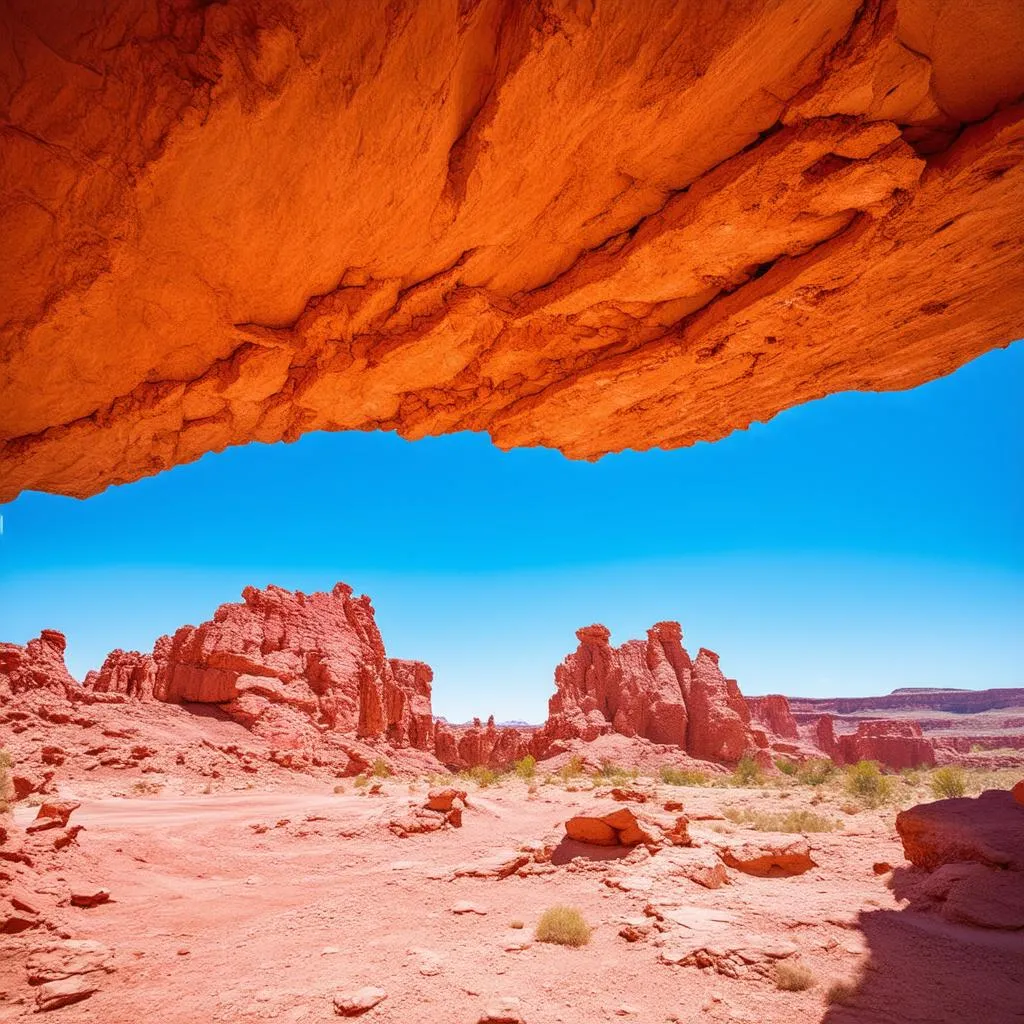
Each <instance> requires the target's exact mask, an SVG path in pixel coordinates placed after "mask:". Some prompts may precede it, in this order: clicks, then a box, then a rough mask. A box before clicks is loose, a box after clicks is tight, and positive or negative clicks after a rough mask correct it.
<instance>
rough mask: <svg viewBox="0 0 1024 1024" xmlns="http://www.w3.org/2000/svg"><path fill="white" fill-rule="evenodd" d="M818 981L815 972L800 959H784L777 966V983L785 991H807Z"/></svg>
mask: <svg viewBox="0 0 1024 1024" xmlns="http://www.w3.org/2000/svg"><path fill="white" fill-rule="evenodd" d="M816 983H817V979H816V978H815V977H814V972H813V971H812V970H811V969H810V967H808V966H807V965H806V964H802V963H800V961H799V960H782V961H780V962H779V963H778V964H776V966H775V984H776V986H777V987H778V988H780V989H781V990H782V991H783V992H806V991H807V989H809V988H814V986H815V984H816Z"/></svg>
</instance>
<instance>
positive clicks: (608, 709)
mask: <svg viewBox="0 0 1024 1024" xmlns="http://www.w3.org/2000/svg"><path fill="white" fill-rule="evenodd" d="M576 636H577V637H578V639H579V641H580V644H579V647H578V648H577V649H576V651H575V652H574V653H573V654H570V655H569V656H568V657H567V658H566V659H565V661H564V662H562V664H561V665H559V666H558V668H556V669H555V687H556V690H555V694H554V696H553V697H552V698H551V700H550V701H549V714H548V720H547V723H546V724H545V726H544V729H543V733H542V736H541V737H539V738H538V744H540V745H541V746H543V743H544V742H550V741H553V740H565V739H571V738H579V739H583V740H593V739H595V738H596V737H597V736H599V735H602V734H604V733H609V732H617V733H621V734H622V735H624V736H639V737H643V738H645V739H649V740H652V741H653V742H655V743H663V744H672V745H675V746H679V747H681V748H682V749H684V750H686V751H687V752H688V753H690V754H691V755H692V756H694V757H697V758H704V759H706V760H710V761H736V760H738V759H739V758H740V757H741V756H742V755H743V754H744V753H745V752H746V751H747V750H749V749H751V748H752V747H754V746H755V745H756V740H755V738H754V736H753V733H752V732H751V730H750V714H749V712H748V710H747V706H746V704H745V702H744V700H743V697H742V695H741V694H740V691H739V688H738V687H737V685H736V681H735V680H732V679H726V678H725V676H723V675H722V673H721V671H720V670H719V668H718V655H717V654H715V653H714V652H712V651H707V650H704V649H703V648H702V649H701V651H700V653H699V654H698V655H697V660H696V661H695V662H691V660H690V656H689V655H688V654H687V653H686V650H685V648H684V647H683V646H682V630H681V628H680V626H679V623H677V622H659V623H657V624H656V625H655V626H653V627H652V628H651V629H649V630H648V631H647V640H646V641H643V640H630V641H628V642H627V643H625V644H623V645H622V646H621V647H617V648H613V647H612V646H611V645H610V644H609V638H610V636H611V634H610V633H609V631H608V629H607V628H606V627H604V626H601V625H594V626H586V627H584V628H582V629H578V630H577V631H576Z"/></svg>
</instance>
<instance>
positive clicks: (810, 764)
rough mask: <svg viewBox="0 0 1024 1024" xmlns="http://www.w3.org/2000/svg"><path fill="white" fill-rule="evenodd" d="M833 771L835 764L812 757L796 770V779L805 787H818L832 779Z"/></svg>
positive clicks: (825, 758) (825, 759) (824, 758)
mask: <svg viewBox="0 0 1024 1024" xmlns="http://www.w3.org/2000/svg"><path fill="white" fill-rule="evenodd" d="M835 771H836V765H835V762H834V761H832V760H831V759H830V758H827V757H812V758H811V759H810V760H809V761H804V763H803V764H802V765H800V767H799V768H797V771H796V779H797V782H801V783H803V784H804V785H805V786H820V785H821V784H822V783H823V782H827V781H828V780H829V779H830V778H832V776H833V775H834V774H835Z"/></svg>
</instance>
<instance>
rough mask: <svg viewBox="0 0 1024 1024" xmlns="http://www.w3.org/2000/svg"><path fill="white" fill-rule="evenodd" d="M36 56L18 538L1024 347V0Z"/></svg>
mask: <svg viewBox="0 0 1024 1024" xmlns="http://www.w3.org/2000/svg"><path fill="white" fill-rule="evenodd" d="M0 28H2V32H0V35H2V37H3V39H4V40H5V41H6V42H5V45H4V46H3V47H2V48H0V80H2V81H3V83H4V87H3V89H2V90H0V107H2V112H3V128H2V129H0V145H2V146H3V154H4V159H3V161H2V163H0V166H2V168H3V170H2V171H0V209H2V211H3V219H4V228H5V231H4V246H3V253H2V256H0V294H3V296H4V298H5V303H4V310H3V316H2V322H0V350H2V351H3V353H4V374H3V376H2V378H0V381H2V382H0V466H2V473H0V501H4V500H8V499H10V498H12V497H14V496H15V495H16V494H18V493H19V492H20V491H21V490H23V489H26V488H32V489H37V490H46V491H51V492H57V493H63V494H72V495H77V496H86V495H89V494H93V493H95V492H97V491H99V490H101V489H102V488H103V487H105V486H107V485H109V484H113V483H121V482H125V481H129V480H134V479H137V478H138V477H140V476H144V475H147V474H152V473H155V472H159V471H160V470H162V469H166V468H168V467H170V466H174V465H176V464H180V463H183V462H189V461H191V460H194V459H196V458H198V457H199V456H201V455H202V454H203V453H205V452H208V451H212V450H220V449H222V448H224V447H225V446H226V445H230V444H242V443H246V442H249V441H252V440H259V441H264V442H271V441H277V440H280V439H285V440H294V439H295V438H297V437H299V436H300V435H301V434H303V433H304V432H307V431H312V430H351V429H362V430H368V429H387V430H397V431H399V432H400V433H401V434H402V435H403V436H406V437H410V438H416V437H423V436H425V435H436V434H442V433H446V432H452V431H460V430H467V429H470V430H479V431H488V432H489V433H490V434H491V436H492V437H493V438H494V439H495V441H496V443H497V444H498V445H500V446H501V447H505V448H508V447H513V446H517V445H537V444H542V445H548V446H551V447H555V448H558V449H560V450H562V451H564V452H565V453H566V454H568V455H570V456H572V457H576V458H592V457H595V456H598V455H601V454H602V453H605V452H608V451H616V450H622V449H624V448H635V449H646V448H650V447H654V446H661V447H675V446H679V445H686V444H692V443H693V442H695V441H697V440H702V439H703V440H714V439H716V438H719V437H722V436H723V435H725V434H728V433H729V432H730V431H732V430H735V429H737V428H743V427H746V426H747V425H749V424H750V423H751V422H754V421H762V420H765V419H767V418H768V417H770V416H772V415H774V414H775V413H777V412H778V411H780V410H781V409H785V408H787V407H789V406H792V405H795V404H798V403H800V402H806V401H809V400H811V399H816V398H820V397H822V396H824V395H827V394H830V393H832V392H837V391H847V390H850V389H863V390H889V389H903V388H909V387H912V386H914V385H916V384H919V383H921V382H922V381H925V380H928V379H931V378H933V377H936V376H939V375H942V374H946V373H949V372H950V371H952V370H954V369H956V368H957V367H958V366H960V365H961V364H962V363H964V362H965V361H967V360H969V359H971V358H973V357H974V356H977V355H979V354H981V353H982V352H985V351H987V350H988V349H991V348H993V347H994V346H1000V345H1006V344H1008V343H1010V342H1011V341H1012V340H1014V339H1015V338H1020V337H1021V336H1022V335H1024V308H1022V305H1021V302H1020V294H1021V292H1022V290H1024V263H1022V261H1021V260H1020V259H1019V257H1018V253H1019V251H1020V247H1021V242H1022V238H1024V213H1022V208H1021V203H1020V195H1021V191H1022V187H1024V108H1022V107H1021V106H1020V100H1021V96H1022V95H1024V62H1022V61H1021V60H1020V53H1021V52H1022V51H1024V10H1022V8H1021V5H1020V3H1019V2H1018V0H987V2H986V3H985V4H984V5H978V4H977V3H976V0H823V2H818V3H810V4H809V3H807V2H806V0H773V2H770V3H766V2H763V0H740V2H735V0H704V2H702V3H699V4H695V3H691V4H680V3H677V2H675V0H650V2H646V3H643V4H636V3H631V2H628V0H602V2H601V3H597V4H594V3H591V2H584V3H563V2H557V3H544V4H525V5H524V4H515V3H508V2H505V0H481V2H478V3H461V4H456V3H434V2H425V0H420V2H413V3H408V4H400V5H395V4H364V5H356V6H355V7H353V5H350V4H341V5H339V4H324V3H320V2H317V0H236V2H232V3H230V4H225V3H220V4H211V3H201V2H198V0H175V2H170V0H117V2H115V0H97V2H94V3H88V4H60V5H55V4H28V3H22V4H8V5H4V6H3V7H2V8H0Z"/></svg>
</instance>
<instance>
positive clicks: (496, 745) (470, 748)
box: [434, 715, 542, 769]
mask: <svg viewBox="0 0 1024 1024" xmlns="http://www.w3.org/2000/svg"><path fill="white" fill-rule="evenodd" d="M541 749H542V748H541ZM536 751H538V745H537V744H536V743H535V742H534V730H533V729H519V728H516V727H515V726H497V725H495V724H494V716H493V715H492V716H491V717H490V718H488V720H487V724H486V725H482V724H481V722H480V719H479V718H475V719H474V720H473V722H472V724H470V725H469V726H458V725H450V724H449V723H448V722H446V721H444V720H443V719H441V720H439V721H438V722H436V723H435V725H434V752H435V754H436V755H437V759H438V760H439V761H440V762H441V763H442V764H443V765H445V766H446V767H448V768H453V769H459V768H472V767H475V766H477V765H482V766H484V767H488V768H509V767H510V766H511V765H513V764H515V762H516V761H518V760H520V759H521V758H523V757H525V756H526V755H527V754H529V753H531V752H536Z"/></svg>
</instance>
